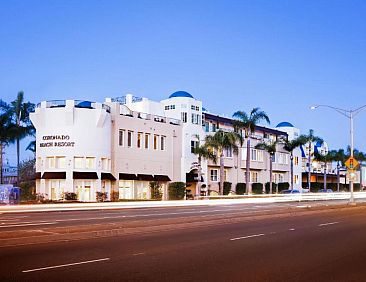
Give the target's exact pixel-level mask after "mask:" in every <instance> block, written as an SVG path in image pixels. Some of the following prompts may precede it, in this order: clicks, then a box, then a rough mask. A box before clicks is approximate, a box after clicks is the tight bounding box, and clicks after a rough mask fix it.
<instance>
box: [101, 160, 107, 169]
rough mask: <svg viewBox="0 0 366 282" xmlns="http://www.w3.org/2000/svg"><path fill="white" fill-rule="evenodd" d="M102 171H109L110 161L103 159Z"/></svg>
mask: <svg viewBox="0 0 366 282" xmlns="http://www.w3.org/2000/svg"><path fill="white" fill-rule="evenodd" d="M102 170H108V159H107V158H102Z"/></svg>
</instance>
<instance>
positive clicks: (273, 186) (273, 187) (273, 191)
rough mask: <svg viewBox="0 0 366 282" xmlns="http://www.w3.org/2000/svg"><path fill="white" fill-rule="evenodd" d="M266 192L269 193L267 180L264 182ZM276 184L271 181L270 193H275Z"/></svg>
mask: <svg viewBox="0 0 366 282" xmlns="http://www.w3.org/2000/svg"><path fill="white" fill-rule="evenodd" d="M265 187H266V193H267V194H269V182H267V183H266V185H265ZM276 187H277V184H276V183H274V182H272V193H276Z"/></svg>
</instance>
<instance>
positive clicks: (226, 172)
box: [224, 169, 229, 181]
mask: <svg viewBox="0 0 366 282" xmlns="http://www.w3.org/2000/svg"><path fill="white" fill-rule="evenodd" d="M228 176H229V172H228V170H227V169H224V181H228V179H229V178H228Z"/></svg>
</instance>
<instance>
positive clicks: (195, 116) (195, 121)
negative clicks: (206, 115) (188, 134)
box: [192, 114, 200, 124]
mask: <svg viewBox="0 0 366 282" xmlns="http://www.w3.org/2000/svg"><path fill="white" fill-rule="evenodd" d="M192 123H193V124H200V115H198V114H192Z"/></svg>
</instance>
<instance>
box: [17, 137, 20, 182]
mask: <svg viewBox="0 0 366 282" xmlns="http://www.w3.org/2000/svg"><path fill="white" fill-rule="evenodd" d="M19 155H20V140H19V138H17V186H18V187H19V184H20V183H19V175H20V173H19V164H20V156H19Z"/></svg>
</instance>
